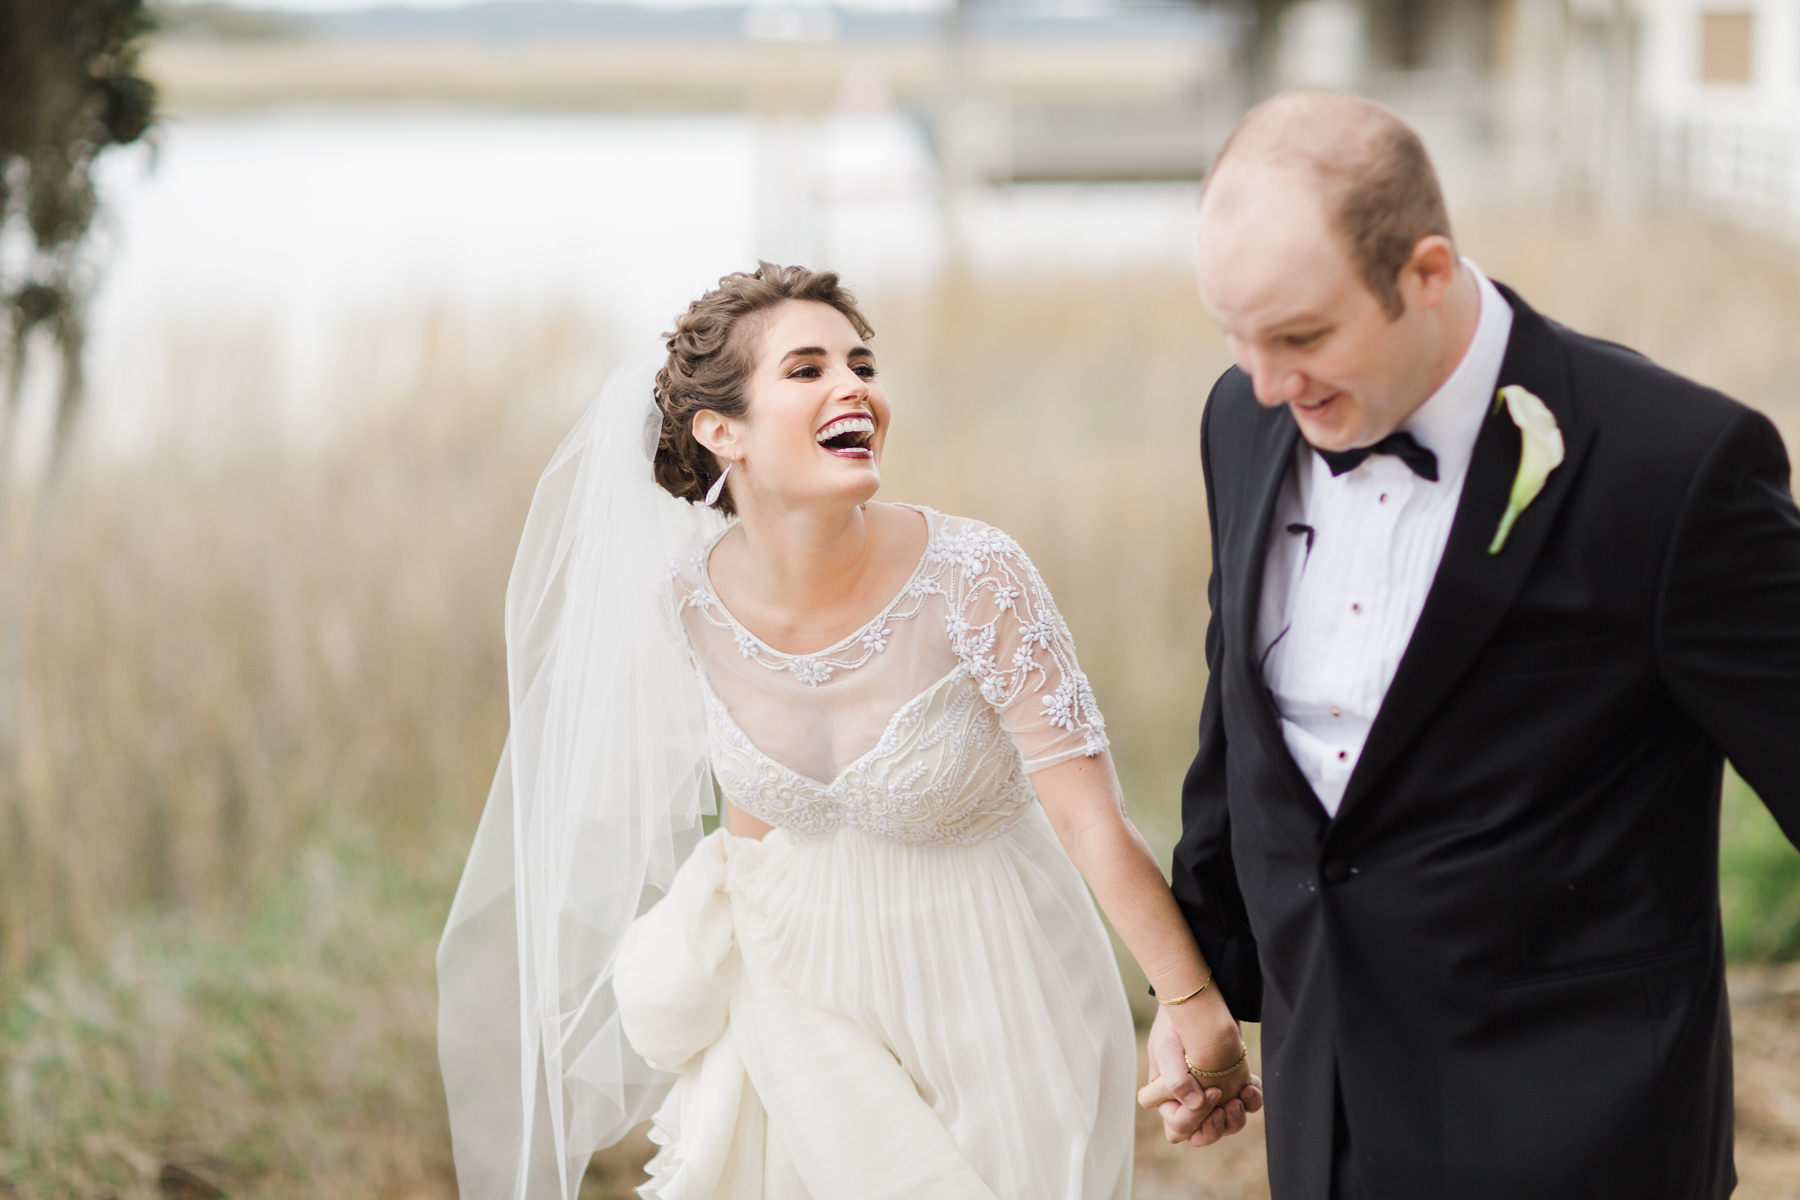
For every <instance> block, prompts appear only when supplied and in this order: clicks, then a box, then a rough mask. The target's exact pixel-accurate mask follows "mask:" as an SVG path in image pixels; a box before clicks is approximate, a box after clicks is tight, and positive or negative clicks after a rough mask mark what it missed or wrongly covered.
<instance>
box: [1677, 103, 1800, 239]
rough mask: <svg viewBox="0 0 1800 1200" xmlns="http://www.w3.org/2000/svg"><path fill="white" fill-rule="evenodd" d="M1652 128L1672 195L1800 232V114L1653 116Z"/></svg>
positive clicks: (1798, 234)
mask: <svg viewBox="0 0 1800 1200" xmlns="http://www.w3.org/2000/svg"><path fill="white" fill-rule="evenodd" d="M1646 135H1647V138H1646V146H1645V150H1646V163H1645V166H1646V167H1647V168H1648V174H1649V177H1650V182H1651V184H1652V186H1654V187H1655V188H1656V190H1657V192H1658V193H1659V194H1660V195H1661V196H1662V197H1663V198H1664V199H1666V200H1670V201H1674V202H1676V203H1689V204H1697V205H1699V206H1701V207H1704V208H1709V209H1713V210H1716V211H1719V212H1721V213H1722V214H1724V215H1727V216H1730V217H1732V218H1734V219H1737V220H1740V221H1743V222H1746V223H1748V224H1753V225H1756V226H1759V227H1764V228H1772V229H1775V230H1779V231H1780V232H1782V233H1786V234H1788V235H1790V236H1794V237H1800V114H1795V115H1791V116H1781V117H1770V116H1763V115H1752V114H1748V113H1745V114H1731V113H1721V114H1708V115H1705V116H1683V117H1661V118H1653V119H1651V120H1649V121H1647V122H1646Z"/></svg>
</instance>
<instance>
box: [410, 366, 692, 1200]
mask: <svg viewBox="0 0 1800 1200" xmlns="http://www.w3.org/2000/svg"><path fill="white" fill-rule="evenodd" d="M662 361H663V355H662V352H661V350H660V348H659V349H657V350H656V351H654V352H652V351H645V352H642V353H639V354H637V355H635V356H633V358H632V359H631V360H629V361H628V362H627V363H626V364H625V365H624V366H622V367H620V368H619V369H618V370H617V371H615V372H614V373H613V375H612V377H611V379H610V380H609V381H608V382H607V384H606V387H605V388H604V389H603V390H602V392H601V395H600V398H599V399H598V400H597V401H596V402H595V403H594V404H593V406H592V407H590V408H589V409H588V411H587V412H586V414H585V415H584V416H583V417H582V418H581V420H580V422H579V423H578V424H577V425H576V426H575V429H574V430H573V431H572V432H571V433H570V434H569V436H568V437H567V438H566V439H564V441H563V443H562V445H561V446H560V447H559V448H558V449H557V451H556V454H555V457H554V458H553V459H552V460H551V462H550V465H549V467H548V468H547V469H546V470H545V472H544V475H543V478H542V479H541V480H540V481H539V483H538V487H537V492H536V494H535V495H534V497H533V499H532V503H531V511H530V515H529V516H528V517H527V518H526V522H525V532H524V535H523V537H522V538H521V540H520V544H519V554H518V558H517V560H516V561H515V563H514V565H513V571H512V577H511V580H510V582H509V583H508V586H507V591H506V662H507V682H508V692H509V696H508V702H509V707H510V713H511V721H512V725H511V732H510V734H509V735H508V738H507V742H506V747H505V749H504V750H503V751H502V753H501V757H500V765H499V769H498V771H497V772H496V774H495V776H494V783H493V788H492V790H491V791H490V792H489V794H488V800H487V807H486V809H485V811H484V812H483V814H482V817H481V824H480V827H479V828H478V830H477V831H476V834H475V843H474V847H473V849H472V850H471V851H470V854H469V861H468V866H467V867H466V868H465V870H464V873H463V878H462V883H461V885H460V886H459V887H458V889H457V893H456V900H455V903H454V905H453V906H452V908H451V911H450V919H449V922H448V925H447V927H446V928H445V930H444V937H443V941H442V943H441V944H440V945H439V947H438V956H437V967H438V1053H439V1060H440V1062H441V1065H442V1068H443V1073H444V1084H445V1090H446V1094H447V1096H448V1099H449V1107H450V1126H451V1134H452V1138H453V1141H454V1145H455V1154H456V1175H457V1184H458V1188H459V1190H460V1192H461V1194H462V1196H463V1197H464V1200H506V1198H511V1200H527V1198H530V1200H543V1198H547V1197H551V1196H560V1197H562V1198H563V1200H573V1198H574V1196H575V1195H576V1193H577V1191H578V1190H579V1188H580V1186H581V1178H582V1175H583V1173H584V1171H585V1169H586V1166H587V1162H588V1159H589V1157H590V1156H591V1155H592V1154H593V1152H594V1151H595V1150H596V1149H598V1148H600V1147H603V1146H607V1145H610V1144H612V1143H613V1142H615V1141H617V1140H618V1139H619V1138H620V1137H622V1136H624V1134H625V1133H626V1132H627V1131H628V1130H630V1129H631V1128H632V1127H633V1126H634V1125H636V1124H637V1123H638V1122H640V1121H642V1120H645V1119H647V1118H648V1117H649V1116H650V1115H651V1113H653V1112H654V1111H655V1110H656V1108H657V1106H658V1104H659V1103H660V1102H661V1100H662V1098H663V1096H664V1095H665V1093H666V1092H667V1090H668V1088H669V1086H670V1084H671V1083H672V1081H673V1079H674V1077H673V1076H672V1075H669V1074H666V1073H664V1072H661V1071H657V1070H655V1069H653V1068H651V1067H650V1066H649V1065H648V1064H646V1063H645V1062H644V1061H643V1059H642V1058H640V1057H639V1056H638V1055H637V1054H636V1052H634V1051H633V1050H632V1048H631V1045H630V1044H629V1042H627V1041H626V1039H625V1035H624V1032H623V1031H622V1029H621V1028H620V1023H619V1015H618V1006H617V1003H616V1001H615V1000H614V997H613V987H612V973H613V962H614V958H615V956H616V954H617V951H618V948H619V944H620V942H621V940H622V939H623V938H624V935H625V932H626V930H627V929H628V928H629V927H630V925H631V922H632V921H633V919H634V918H635V917H636V916H637V915H638V914H639V913H640V912H642V911H643V910H644V909H645V908H647V907H648V906H649V905H650V904H651V903H652V902H654V901H655V900H656V899H657V898H658V897H659V896H660V895H661V894H662V893H663V891H664V890H666V888H667V887H668V884H669V882H670V880H671V879H672V878H673V877H674V875H675V870H676V868H677V867H678V866H680V864H681V862H682V860H683V859H684V858H685V857H686V856H687V854H688V852H689V851H690V850H691V849H692V848H693V846H694V845H695V844H696V843H697V842H698V840H699V838H700V835H701V817H702V816H703V815H704V814H710V813H711V812H713V811H714V805H713V784H712V777H711V774H710V771H709V767H708V763H707V738H706V723H705V713H704V710H703V708H702V700H701V694H700V691H699V684H698V681H697V680H696V678H695V675H694V672H693V670H692V669H691V668H690V666H689V665H688V663H687V662H686V660H685V658H684V655H683V652H682V650H681V648H680V643H679V641H678V640H677V639H678V633H677V630H676V626H675V625H674V614H673V612H672V611H671V602H670V600H669V594H668V592H667V590H666V581H667V580H668V579H669V577H670V574H671V570H672V567H673V565H674V564H675V563H676V562H677V561H679V560H681V559H682V558H683V557H685V556H687V555H689V554H691V553H692V552H693V551H694V550H695V549H697V548H698V547H700V546H701V545H704V544H705V542H706V540H707V539H708V538H709V537H710V536H711V535H712V534H714V533H716V532H717V531H718V530H719V529H720V528H722V518H721V517H720V516H719V515H718V514H716V513H714V512H712V511H710V510H707V509H703V508H701V507H699V506H698V505H694V504H690V503H687V502H686V501H682V500H677V499H676V498H674V497H673V496H670V495H669V494H668V493H667V492H665V491H663V490H662V489H661V488H660V487H658V486H657V485H656V483H655V481H654V479H653V478H652V475H651V459H652V457H653V455H654V453H655V449H656V442H657V433H658V430H659V428H660V420H661V418H660V412H659V410H658V409H657V407H656V405H655V402H654V399H653V393H652V388H653V383H654V379H655V374H656V371H657V369H658V367H659V366H660V365H661V363H662Z"/></svg>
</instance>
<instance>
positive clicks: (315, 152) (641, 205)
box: [91, 108, 1196, 446]
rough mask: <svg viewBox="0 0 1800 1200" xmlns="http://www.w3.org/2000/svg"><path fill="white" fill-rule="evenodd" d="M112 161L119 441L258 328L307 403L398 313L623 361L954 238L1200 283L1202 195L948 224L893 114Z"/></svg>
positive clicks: (217, 134)
mask: <svg viewBox="0 0 1800 1200" xmlns="http://www.w3.org/2000/svg"><path fill="white" fill-rule="evenodd" d="M103 165H104V173H103V176H102V187H103V194H104V196H105V199H106V202H107V205H108V214H107V217H106V218H105V226H104V228H103V229H102V230H101V231H100V236H99V237H98V238H97V243H98V245H99V247H100V250H101V260H102V262H103V263H104V264H105V265H104V278H103V283H102V286H101V289H100V291H99V293H98V296H97V302H96V307H95V311H94V329H93V333H94V336H93V341H92V347H93V351H92V360H91V361H92V375H93V380H94V391H95V397H96V401H95V407H96V410H97V414H96V421H95V423H96V424H98V425H99V426H100V427H101V428H100V429H99V430H98V431H96V433H95V435H94V436H97V437H98V438H99V440H101V441H102V442H104V443H107V444H111V445H118V446H123V445H127V444H131V443H133V442H135V441H139V440H141V439H142V437H143V436H144V435H145V433H146V431H147V430H148V429H149V428H150V426H152V425H153V424H154V422H155V421H156V419H157V418H156V416H155V413H154V409H155V404H154V403H153V396H152V393H154V392H155V390H156V386H155V381H156V380H158V379H162V378H165V377H166V376H167V374H168V369H167V368H168V362H167V359H168V355H169V353H170V349H169V348H170V346H171V344H172V343H173V342H174V341H179V340H181V339H186V340H188V341H192V340H193V339H194V338H196V337H198V338H206V337H221V336H223V337H230V336H246V337H247V336H251V335H252V334H254V335H255V336H256V337H258V338H260V339H261V341H262V342H263V343H266V347H267V353H268V354H269V355H270V356H271V359H272V362H271V367H270V371H271V374H272V375H273V376H275V377H276V378H278V379H279V380H280V381H281V385H282V387H283V389H285V392H286V394H287V396H288V399H289V401H290V402H291V403H293V404H295V405H299V406H302V407H303V406H304V405H305V404H306V403H307V402H308V401H307V397H309V396H310V395H312V394H313V393H314V392H316V391H317V390H318V389H319V388H321V387H323V386H325V381H326V380H327V379H328V378H329V377H330V376H331V367H332V365H333V363H332V356H333V353H334V349H333V348H334V346H336V345H337V344H338V343H339V342H340V341H341V339H342V337H343V335H344V333H345V332H346V331H348V330H351V329H354V328H356V327H358V326H359V325H362V324H365V323H367V322H369V321H370V320H373V319H378V318H379V317H380V316H381V315H382V314H391V313H396V312H402V313H403V312H417V311H420V310H421V309H422V308H424V307H425V306H430V305H436V306H439V307H449V308H451V309H455V310H459V311H462V312H465V313H467V314H469V315H471V316H472V317H474V318H475V319H477V320H479V318H480V317H481V316H482V315H484V314H500V313H507V314H513V315H517V314H519V313H527V314H529V313H531V312H537V311H547V310H549V309H552V308H560V309H563V310H574V311H576V312H578V313H580V314H581V315H582V316H583V318H584V319H588V320H592V321H593V322H595V323H596V324H597V325H599V326H601V327H604V328H605V329H606V330H608V331H609V333H610V335H612V336H613V337H614V339H615V340H616V341H617V342H619V343H621V344H626V343H630V342H633V341H635V340H637V339H643V338H648V337H650V336H653V335H654V334H655V333H656V332H657V331H659V330H661V329H663V328H666V327H667V322H668V320H669V318H670V316H671V315H672V314H674V313H675V312H677V311H678V310H679V309H680V308H682V307H683V306H684V305H685V304H686V303H687V302H688V301H689V300H690V299H691V298H692V297H694V296H695V295H697V294H699V293H700V292H701V291H703V290H705V289H706V288H707V287H708V286H709V285H710V284H711V283H712V282H713V281H714V280H716V279H717V278H718V277H719V275H721V274H723V273H724V272H727V271H732V270H742V269H745V268H747V267H749V266H751V265H753V263H754V262H755V260H756V258H757V257H758V256H764V257H770V258H773V259H775V260H777V261H806V262H809V263H811V264H814V265H822V266H830V267H832V268H834V269H837V270H838V271H840V272H841V273H842V274H843V276H844V277H845V279H846V281H847V282H849V283H850V284H851V285H852V286H853V287H857V288H860V289H864V290H884V289H885V290H892V289H896V288H911V287H916V286H919V285H921V284H924V283H926V282H928V281H929V280H931V279H932V278H933V277H934V276H935V275H936V274H937V273H938V272H940V271H941V270H942V269H943V268H944V266H945V264H946V262H947V261H949V259H950V256H951V246H950V235H949V234H948V232H947V227H949V226H951V225H952V224H953V225H954V228H955V229H956V230H957V231H958V237H959V240H960V243H961V246H962V251H963V259H964V261H965V263H966V264H967V265H968V266H970V267H971V268H972V269H975V270H979V271H984V272H1003V273H1012V274H1017V273H1032V274H1046V273H1048V274H1054V273H1059V272H1067V271H1093V270H1107V269H1117V268H1131V267H1142V266H1150V265H1170V266H1177V267H1179V266H1181V265H1183V264H1185V263H1186V262H1187V261H1188V257H1189V254H1190V251H1189V239H1190V237H1191V224H1192V216H1193V210H1194V204H1195V196H1196V189H1195V188H1194V187H1193V186H1192V185H1180V184H1177V185H1168V184H1156V185H1068V186H1061V185H1038V186H1030V187H1014V188H1006V189H980V190H976V191H973V192H970V193H968V194H965V195H961V196H959V197H958V198H957V200H956V203H955V204H954V205H947V204H946V203H945V202H944V199H943V196H942V194H941V189H940V185H939V179H938V174H937V170H936V167H935V164H934V162H933V159H932V156H931V153H930V148H929V143H928V140H927V138H926V136H925V133H924V131H923V130H922V128H921V127H920V126H919V124H918V123H917V122H915V121H914V120H912V119H911V118H909V117H908V116H906V115H904V114H899V113H895V112H876V113H861V114H842V115H835V116H832V117H829V118H826V119H823V120H819V121H810V122H791V123H785V124H782V123H758V122H757V121H755V120H754V119H752V118H750V117H748V116H733V115H722V116H612V115H591V114H556V113H523V112H484V111H467V110H462V111H457V110H442V109H438V110H432V109H421V110H411V109H384V110H370V111H354V110H343V109H306V108H296V109H287V110H274V111H263V112H255V113H250V114H242V115H219V116H208V117H193V118H187V119H182V120H178V121H174V122H171V123H170V124H169V125H168V126H167V127H166V128H165V129H164V131H163V133H162V137H161V144H160V146H159V147H157V148H156V150H155V151H154V152H152V151H151V150H150V149H148V148H132V149H130V150H127V151H124V152H120V153H117V154H114V155H112V156H110V157H109V159H107V160H106V161H105V162H104V164H103ZM952 213H953V216H951V217H949V219H947V214H952Z"/></svg>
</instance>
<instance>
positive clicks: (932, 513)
mask: <svg viewBox="0 0 1800 1200" xmlns="http://www.w3.org/2000/svg"><path fill="white" fill-rule="evenodd" d="M894 507H895V508H910V509H912V510H913V511H914V512H916V513H918V514H919V515H920V516H922V517H924V518H925V549H923V550H921V551H919V561H918V562H916V563H914V564H913V569H912V574H910V575H908V576H907V577H906V582H905V583H903V584H901V585H900V590H899V591H897V592H895V593H894V594H893V596H891V597H890V598H889V599H888V602H887V603H886V604H883V605H882V606H881V609H880V610H879V611H878V612H877V613H876V614H875V615H874V616H872V617H870V618H869V619H868V620H867V621H864V622H863V623H862V624H861V625H858V626H857V627H856V628H855V629H853V630H851V631H850V632H849V633H848V634H846V635H844V636H843V637H841V638H839V639H838V640H837V641H835V642H833V643H831V645H829V646H826V647H825V648H824V649H823V650H814V651H812V652H811V653H809V654H790V653H788V652H787V651H786V650H777V649H776V648H775V647H773V646H771V645H769V643H767V642H765V641H763V640H762V639H761V638H759V637H757V636H756V634H754V633H752V632H751V631H750V627H749V626H747V625H745V624H744V623H743V622H742V621H740V620H738V619H737V614H736V613H734V612H732V611H731V609H730V608H729V607H728V606H727V605H726V603H725V601H724V600H723V599H721V598H720V596H719V590H718V589H717V588H715V587H714V586H713V581H712V555H713V551H714V550H716V549H718V546H719V543H720V542H722V541H724V540H725V536H726V535H727V534H729V533H730V532H731V531H732V530H733V529H735V528H737V524H738V523H737V522H735V521H734V522H733V523H732V524H731V525H730V526H728V527H726V528H725V529H722V530H720V531H719V532H718V533H717V534H715V535H714V536H713V540H712V541H710V542H708V543H707V544H706V548H705V549H704V550H702V551H701V552H700V583H701V586H703V587H704V588H705V589H706V594H707V595H708V596H710V597H711V598H712V602H713V603H714V604H716V605H718V606H719V611H720V612H722V613H724V614H725V619H726V620H727V621H729V622H731V627H732V628H733V629H735V630H737V631H738V632H739V633H740V634H742V635H743V636H744V637H747V638H749V639H750V640H751V641H752V642H755V643H756V645H757V647H758V648H759V649H761V650H763V651H764V652H766V653H768V654H772V655H774V656H775V657H776V658H784V659H788V660H790V661H800V660H803V659H815V658H824V657H826V656H828V655H830V654H832V653H833V652H834V651H837V650H841V649H842V648H844V647H845V646H848V645H849V644H850V643H852V642H857V641H861V640H862V637H863V635H864V634H865V633H867V632H868V631H869V629H870V627H871V626H874V625H878V624H880V623H881V622H883V621H885V620H887V618H888V615H889V614H890V613H892V612H893V611H894V609H895V607H896V606H898V605H899V603H900V601H902V600H904V599H905V598H906V597H907V596H908V595H909V594H910V593H911V592H912V590H913V585H914V584H915V583H917V582H918V581H919V576H921V575H923V574H924V573H925V564H926V562H927V561H929V560H930V558H931V546H932V543H933V542H935V541H937V531H938V516H939V514H938V512H937V510H936V509H933V508H927V507H926V506H925V505H923V504H907V503H905V502H904V501H894Z"/></svg>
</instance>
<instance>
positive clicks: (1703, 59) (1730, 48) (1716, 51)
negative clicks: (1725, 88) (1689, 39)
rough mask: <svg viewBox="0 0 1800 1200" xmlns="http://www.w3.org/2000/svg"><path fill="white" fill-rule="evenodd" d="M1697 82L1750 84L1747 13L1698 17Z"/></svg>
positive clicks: (1709, 14) (1712, 14)
mask: <svg viewBox="0 0 1800 1200" xmlns="http://www.w3.org/2000/svg"><path fill="white" fill-rule="evenodd" d="M1700 81H1701V82H1702V83H1749V82H1750V14H1749V13H1747V12H1709V13H1704V14H1702V15H1701V18H1700Z"/></svg>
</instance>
